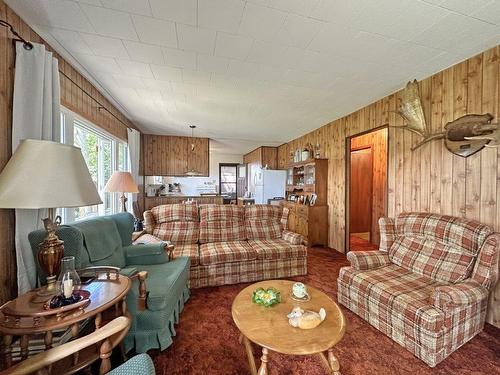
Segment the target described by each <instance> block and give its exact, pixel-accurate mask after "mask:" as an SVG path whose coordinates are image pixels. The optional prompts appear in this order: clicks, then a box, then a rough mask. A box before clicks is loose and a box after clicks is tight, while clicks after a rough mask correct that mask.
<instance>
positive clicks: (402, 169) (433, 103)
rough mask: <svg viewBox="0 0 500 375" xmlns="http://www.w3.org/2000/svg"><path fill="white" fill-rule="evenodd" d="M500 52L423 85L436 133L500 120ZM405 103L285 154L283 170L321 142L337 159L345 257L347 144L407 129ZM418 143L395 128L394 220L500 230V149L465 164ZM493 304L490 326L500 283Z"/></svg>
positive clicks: (337, 222) (382, 103)
mask: <svg viewBox="0 0 500 375" xmlns="http://www.w3.org/2000/svg"><path fill="white" fill-rule="evenodd" d="M499 53H500V47H498V46H497V47H494V48H492V49H490V50H488V51H485V52H483V53H481V54H479V55H477V56H474V57H472V58H470V59H468V60H466V61H463V62H461V63H459V64H457V65H454V66H452V67H450V68H448V69H446V70H444V71H442V72H439V73H437V74H435V75H433V76H431V77H429V78H426V79H424V80H422V81H421V82H420V83H419V86H420V95H421V98H422V102H423V107H424V112H425V116H426V119H427V124H428V126H430V128H431V129H432V131H441V130H443V127H444V125H445V124H446V123H447V122H448V121H452V120H454V119H456V118H457V117H460V116H462V115H465V114H468V113H485V112H489V113H491V114H492V115H494V116H495V120H494V121H499V119H498V117H499V116H500V113H499V106H500V103H499V96H500V92H499V68H500V63H499ZM405 83H406V82H401V86H403V85H404V84H405ZM399 102H400V92H396V93H394V94H392V95H389V96H387V97H385V98H382V99H380V100H378V101H376V102H375V103H372V104H370V105H368V106H366V107H364V108H361V109H360V110H358V111H356V112H354V113H351V114H350V115H348V116H345V117H343V118H341V119H338V120H335V121H333V122H331V123H329V124H327V125H325V126H323V127H321V128H319V129H316V130H314V131H312V132H310V133H308V134H306V135H304V136H302V137H300V138H297V139H295V140H293V141H291V142H289V143H287V144H284V145H282V146H280V147H279V152H278V155H279V156H278V160H279V163H280V166H283V165H284V162H285V161H286V160H288V159H289V155H290V151H293V150H295V149H296V148H298V147H303V146H304V145H305V144H307V143H312V144H313V145H314V144H316V143H319V144H320V145H321V156H322V157H326V158H328V159H329V160H330V162H329V182H328V204H329V244H330V246H331V247H333V248H335V249H337V250H338V251H341V252H344V251H345V209H346V207H345V142H346V137H348V136H352V135H355V134H358V133H360V132H363V131H366V130H369V129H373V128H376V127H379V126H381V125H384V124H387V123H389V124H390V125H396V126H397V125H402V124H403V121H402V119H401V117H400V116H398V115H396V113H395V112H394V111H396V110H397V108H398V106H399ZM418 140H419V137H418V136H416V135H414V134H412V133H410V132H408V131H403V130H399V129H394V128H389V161H388V162H389V168H388V201H387V202H388V215H389V216H392V217H393V216H395V215H396V214H398V213H400V212H403V211H424V212H436V213H442V214H451V215H455V216H460V217H467V218H471V219H477V220H480V221H481V222H483V223H486V224H488V225H491V226H493V227H494V228H495V229H496V230H497V231H500V183H499V180H500V163H499V161H498V159H499V157H500V149H495V148H485V149H483V150H482V151H481V152H479V153H477V154H476V155H473V156H471V157H469V158H467V159H464V158H461V157H459V156H454V155H453V154H451V153H450V152H449V151H448V150H447V149H446V148H445V147H444V144H443V141H442V140H438V141H433V142H430V143H428V144H426V145H424V146H423V147H421V148H419V149H417V150H416V151H411V150H410V147H411V146H412V145H413V144H415V143H416V142H417V141H418ZM490 305H491V306H490V309H489V312H488V321H489V322H492V323H493V324H495V325H497V326H500V283H498V284H497V286H496V288H495V291H494V295H493V298H491V299H490ZM493 306H495V307H493Z"/></svg>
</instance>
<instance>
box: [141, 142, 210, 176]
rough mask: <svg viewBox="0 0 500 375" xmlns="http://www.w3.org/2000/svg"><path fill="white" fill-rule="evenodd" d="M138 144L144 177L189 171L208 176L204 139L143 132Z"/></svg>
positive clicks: (206, 146) (181, 174) (179, 174)
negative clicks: (140, 146) (140, 149)
mask: <svg viewBox="0 0 500 375" xmlns="http://www.w3.org/2000/svg"><path fill="white" fill-rule="evenodd" d="M191 144H194V145H195V147H194V150H191ZM142 145H143V147H142V158H143V162H142V164H143V171H144V175H145V176H185V174H186V172H188V171H189V170H196V171H198V172H201V175H202V176H207V177H208V175H209V147H210V140H209V139H208V138H191V137H176V136H165V135H154V134H145V135H144V136H143V140H142Z"/></svg>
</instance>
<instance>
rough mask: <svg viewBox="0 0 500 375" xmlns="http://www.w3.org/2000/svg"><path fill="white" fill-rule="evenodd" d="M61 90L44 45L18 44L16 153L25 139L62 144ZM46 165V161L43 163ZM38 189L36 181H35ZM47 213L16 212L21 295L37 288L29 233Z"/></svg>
mask: <svg viewBox="0 0 500 375" xmlns="http://www.w3.org/2000/svg"><path fill="white" fill-rule="evenodd" d="M59 132H60V86H59V69H58V61H57V59H55V58H54V57H52V52H48V51H46V50H45V46H44V45H43V44H36V43H33V49H31V50H27V49H25V48H24V46H23V43H20V42H18V43H16V69H15V77H14V98H13V109H12V152H14V151H15V150H16V148H17V146H18V145H19V142H20V141H21V140H22V139H43V140H59ZM40 162H41V163H43V160H40ZM33 189H36V181H33ZM46 211H47V210H16V229H15V243H16V258H17V285H18V291H19V294H21V293H25V292H26V291H28V290H30V289H32V288H34V287H35V286H36V267H35V258H34V257H33V252H32V251H31V247H30V244H29V241H28V233H29V232H31V231H33V230H35V229H37V228H41V227H43V225H42V221H41V219H42V218H44V217H47V212H46Z"/></svg>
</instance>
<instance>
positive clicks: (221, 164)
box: [219, 163, 241, 199]
mask: <svg viewBox="0 0 500 375" xmlns="http://www.w3.org/2000/svg"><path fill="white" fill-rule="evenodd" d="M240 164H241V163H219V194H222V178H221V169H222V167H235V168H236V182H235V184H236V199H238V176H239V166H240Z"/></svg>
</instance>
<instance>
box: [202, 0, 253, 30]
mask: <svg viewBox="0 0 500 375" xmlns="http://www.w3.org/2000/svg"><path fill="white" fill-rule="evenodd" d="M244 7H245V2H244V1H241V0H198V26H200V27H206V28H207V29H212V30H220V31H225V32H227V33H233V34H234V33H236V32H237V31H238V27H239V25H240V21H241V16H242V14H243V8H244Z"/></svg>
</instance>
